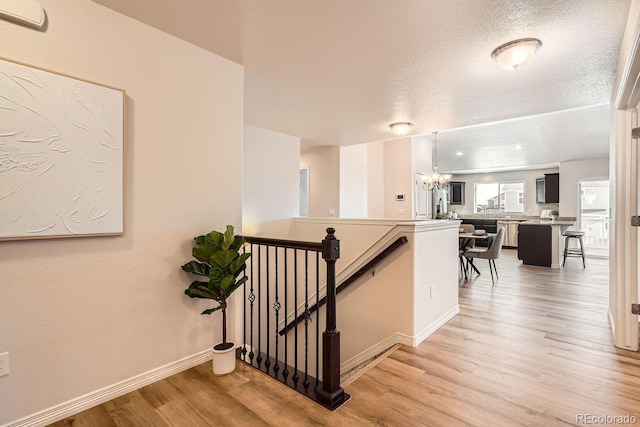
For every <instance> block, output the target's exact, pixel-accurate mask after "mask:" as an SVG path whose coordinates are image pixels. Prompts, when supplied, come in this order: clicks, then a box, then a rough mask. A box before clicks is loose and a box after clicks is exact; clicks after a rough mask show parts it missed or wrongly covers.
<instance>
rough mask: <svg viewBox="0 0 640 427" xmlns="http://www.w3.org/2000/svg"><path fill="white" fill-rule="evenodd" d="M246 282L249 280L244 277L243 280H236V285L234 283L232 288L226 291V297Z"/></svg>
mask: <svg viewBox="0 0 640 427" xmlns="http://www.w3.org/2000/svg"><path fill="white" fill-rule="evenodd" d="M247 280H249V278H248V277H247V276H244V277H243V278H241V279H240V280H238V281H237V282H236V283H234V284H233V286H231V287H229V289H227V296H229V295H231V294H232V293H233V292H234V291H235V290H236V289H238V288H239V287H240V286H242V285H243V284H244V283H245V282H246V281H247Z"/></svg>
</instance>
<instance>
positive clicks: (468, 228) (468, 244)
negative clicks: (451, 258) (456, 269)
mask: <svg viewBox="0 0 640 427" xmlns="http://www.w3.org/2000/svg"><path fill="white" fill-rule="evenodd" d="M460 228H462V229H463V230H464V232H465V233H473V232H474V231H476V227H475V225H473V224H460ZM475 245H476V241H475V240H474V239H461V240H460V247H459V251H458V258H460V273H461V274H462V275H463V276H464V280H465V281H466V280H467V279H468V278H467V266H466V263H465V258H464V251H466V250H467V249H469V248H473V247H474V246H475Z"/></svg>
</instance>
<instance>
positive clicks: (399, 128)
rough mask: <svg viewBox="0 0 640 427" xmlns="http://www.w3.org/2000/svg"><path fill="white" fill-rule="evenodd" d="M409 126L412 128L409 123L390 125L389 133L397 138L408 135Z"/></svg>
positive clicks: (411, 124)
mask: <svg viewBox="0 0 640 427" xmlns="http://www.w3.org/2000/svg"><path fill="white" fill-rule="evenodd" d="M411 126H413V123H409V122H396V123H391V124H390V125H389V127H390V128H391V131H392V132H393V133H395V134H396V135H398V136H402V135H406V134H408V133H409V131H410V130H411Z"/></svg>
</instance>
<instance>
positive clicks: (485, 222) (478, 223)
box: [462, 218, 498, 246]
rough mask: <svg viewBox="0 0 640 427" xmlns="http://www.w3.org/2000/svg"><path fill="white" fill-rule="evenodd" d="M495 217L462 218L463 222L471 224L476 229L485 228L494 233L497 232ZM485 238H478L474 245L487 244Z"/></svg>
mask: <svg viewBox="0 0 640 427" xmlns="http://www.w3.org/2000/svg"><path fill="white" fill-rule="evenodd" d="M497 222H498V221H497V220H495V219H477V218H463V219H462V223H463V224H473V226H474V227H475V229H476V230H485V231H486V232H487V233H491V234H495V233H497V232H498V224H497ZM488 243H489V241H488V239H487V240H479V241H477V242H476V246H488Z"/></svg>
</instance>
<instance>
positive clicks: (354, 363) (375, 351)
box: [340, 334, 398, 372]
mask: <svg viewBox="0 0 640 427" xmlns="http://www.w3.org/2000/svg"><path fill="white" fill-rule="evenodd" d="M397 343H398V334H393V335H391V336H390V337H387V338H385V339H384V340H382V341H380V342H379V343H376V344H375V345H372V346H371V347H369V348H368V349H366V350H365V351H363V352H362V353H359V354H357V355H355V356H354V357H352V358H351V359H349V360H347V361H346V362H343V363H341V364H340V372H349V371H350V370H352V369H353V368H356V367H358V366H360V365H362V364H363V363H364V362H366V361H367V360H369V359H371V358H373V357H375V356H377V355H379V354H380V353H383V352H384V351H385V350H387V349H388V348H389V347H393V346H394V345H396V344H397Z"/></svg>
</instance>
